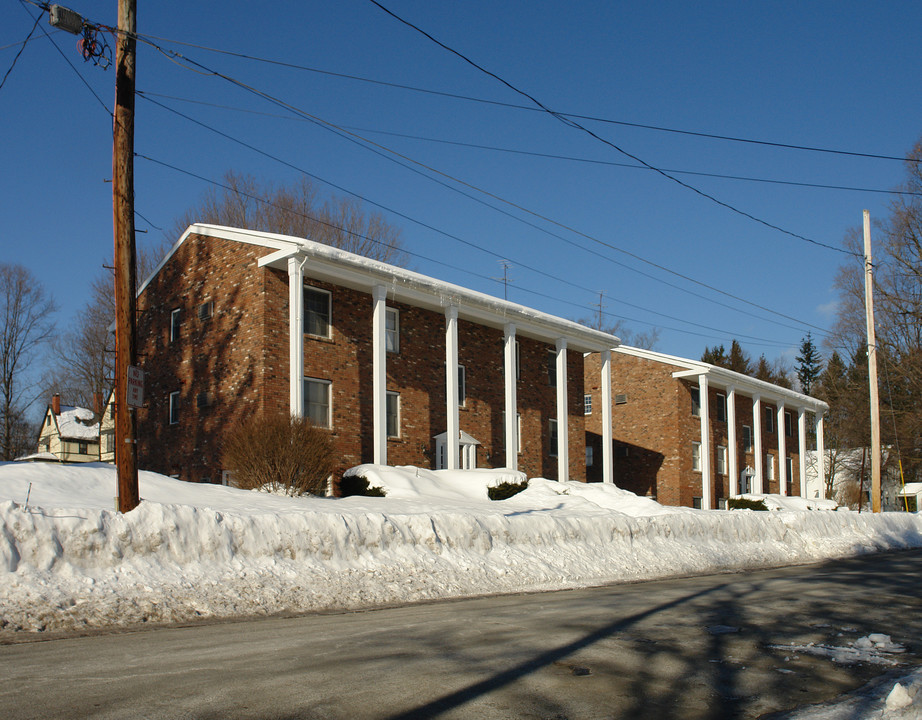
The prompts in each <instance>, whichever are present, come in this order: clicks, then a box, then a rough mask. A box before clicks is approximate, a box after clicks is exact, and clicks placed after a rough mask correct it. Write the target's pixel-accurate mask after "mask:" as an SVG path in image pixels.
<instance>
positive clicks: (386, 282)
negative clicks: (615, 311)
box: [139, 223, 621, 352]
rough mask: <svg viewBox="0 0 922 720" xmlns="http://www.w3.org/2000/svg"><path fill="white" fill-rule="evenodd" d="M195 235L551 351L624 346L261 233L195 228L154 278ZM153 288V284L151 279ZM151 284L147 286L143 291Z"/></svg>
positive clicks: (568, 324)
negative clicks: (299, 263) (379, 289)
mask: <svg viewBox="0 0 922 720" xmlns="http://www.w3.org/2000/svg"><path fill="white" fill-rule="evenodd" d="M190 235H202V236H205V237H213V238H221V239H224V240H231V241H235V242H241V243H247V244H249V245H257V246H260V247H264V248H266V249H267V250H269V251H270V252H268V253H267V254H266V255H265V256H263V257H262V258H261V259H260V260H259V266H260V267H271V268H274V269H277V270H287V267H288V264H287V263H288V259H289V258H292V257H295V258H302V259H305V260H306V263H305V265H304V272H305V276H306V277H311V278H314V279H317V280H323V281H327V282H330V283H334V284H336V285H341V286H344V287H348V288H352V289H353V290H359V291H362V292H368V293H371V291H372V289H373V288H374V287H376V286H383V287H385V288H386V289H387V297H388V299H390V300H393V301H395V302H402V303H406V304H408V305H413V306H416V307H421V308H425V309H427V310H432V311H435V312H439V313H441V312H444V310H445V308H446V307H448V306H455V307H457V309H458V317H459V318H460V319H462V320H469V321H472V322H476V323H479V324H481V325H486V326H488V327H493V328H498V329H502V328H503V327H504V326H505V325H506V324H507V323H512V324H513V325H514V326H515V329H516V334H517V335H518V336H522V337H529V338H532V339H535V340H540V341H542V342H546V343H548V344H550V345H553V344H554V343H555V342H556V341H557V339H559V338H565V339H566V340H567V347H568V349H570V350H573V351H576V352H599V351H601V350H607V349H611V348H614V347H617V346H618V345H620V344H621V341H620V340H619V339H618V338H617V337H616V336H614V335H610V334H609V333H605V332H601V331H600V330H594V329H592V328H589V327H586V326H584V325H580V324H579V323H576V322H573V321H571V320H566V319H564V318H559V317H556V316H554V315H549V314H547V313H543V312H540V311H538V310H534V309H532V308H529V307H526V306H524V305H519V304H517V303H512V302H508V301H507V300H501V299H499V298H495V297H493V296H491V295H487V294H485V293H481V292H477V291H475V290H470V289H468V288H464V287H461V286H460V285H454V284H451V283H447V282H443V281H441V280H437V279H435V278H432V277H429V276H427V275H422V274H420V273H416V272H413V271H412V270H407V269H405V268H400V267H396V266H394V265H389V264H387V263H384V262H381V261H379V260H373V259H371V258H367V257H363V256H360V255H356V254H354V253H350V252H346V251H345V250H340V249H339V248H335V247H332V246H330V245H323V244H321V243H317V242H314V241H312V240H307V239H304V238H297V237H292V236H289V235H278V234H275V233H267V232H259V231H256V230H245V229H240V228H230V227H224V226H221V225H206V224H199V223H196V224H194V225H190V226H189V228H188V229H187V230H186V231H185V232H184V233H183V235H182V237H181V238H180V239H179V240H178V241H177V242H176V244H175V245H174V246H173V247H172V248H171V249H170V252H169V253H168V254H167V256H166V258H164V259H163V260H162V261H161V263H160V265H158V266H157V268H156V269H155V270H154V275H156V273H157V272H158V271H159V270H160V268H161V267H162V266H163V265H164V264H165V263H166V260H167V258H169V257H170V256H171V255H172V254H173V253H174V252H175V251H176V249H177V248H178V247H179V246H180V245H181V244H182V243H183V242H185V240H186V239H187V238H188V237H189V236H190ZM152 277H153V275H152ZM147 282H150V279H148V281H147ZM147 282H145V283H144V285H142V286H141V290H143V289H144V287H145V286H146V285H147ZM139 292H140V290H139Z"/></svg>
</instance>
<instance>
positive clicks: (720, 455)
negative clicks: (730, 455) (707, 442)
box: [717, 445, 727, 475]
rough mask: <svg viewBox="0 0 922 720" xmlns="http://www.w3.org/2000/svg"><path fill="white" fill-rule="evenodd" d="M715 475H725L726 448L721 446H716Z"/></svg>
mask: <svg viewBox="0 0 922 720" xmlns="http://www.w3.org/2000/svg"><path fill="white" fill-rule="evenodd" d="M717 474H718V475H726V474H727V448H725V447H724V446H723V445H718V446H717Z"/></svg>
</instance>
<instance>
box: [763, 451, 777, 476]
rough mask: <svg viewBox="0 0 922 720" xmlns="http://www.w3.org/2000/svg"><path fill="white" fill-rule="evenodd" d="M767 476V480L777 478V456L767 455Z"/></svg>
mask: <svg viewBox="0 0 922 720" xmlns="http://www.w3.org/2000/svg"><path fill="white" fill-rule="evenodd" d="M765 478H766V479H767V480H774V479H775V456H774V455H770V454H769V455H766V456H765Z"/></svg>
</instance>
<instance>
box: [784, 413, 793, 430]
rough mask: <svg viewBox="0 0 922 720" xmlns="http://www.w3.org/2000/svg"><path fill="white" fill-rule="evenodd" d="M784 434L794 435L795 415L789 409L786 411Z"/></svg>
mask: <svg viewBox="0 0 922 720" xmlns="http://www.w3.org/2000/svg"><path fill="white" fill-rule="evenodd" d="M784 435H785V437H794V416H793V415H792V414H791V413H790V412H789V411H787V410H785V411H784Z"/></svg>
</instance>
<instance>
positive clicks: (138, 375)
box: [127, 365, 144, 407]
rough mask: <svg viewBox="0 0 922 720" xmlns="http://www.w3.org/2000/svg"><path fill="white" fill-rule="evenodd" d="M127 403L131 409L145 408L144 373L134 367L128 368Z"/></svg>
mask: <svg viewBox="0 0 922 720" xmlns="http://www.w3.org/2000/svg"><path fill="white" fill-rule="evenodd" d="M127 401H128V406H129V407H143V406H144V371H143V370H142V369H141V368H139V367H135V366H134V365H129V366H128V397H127Z"/></svg>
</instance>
